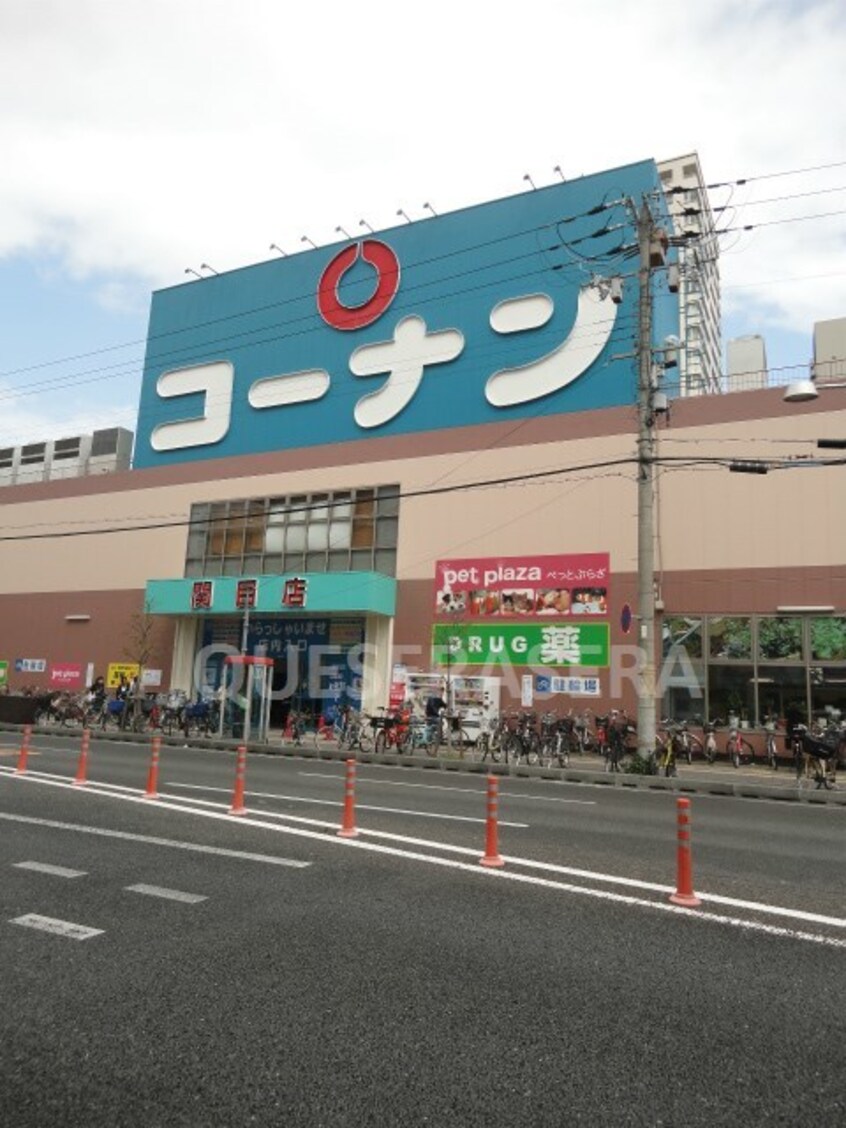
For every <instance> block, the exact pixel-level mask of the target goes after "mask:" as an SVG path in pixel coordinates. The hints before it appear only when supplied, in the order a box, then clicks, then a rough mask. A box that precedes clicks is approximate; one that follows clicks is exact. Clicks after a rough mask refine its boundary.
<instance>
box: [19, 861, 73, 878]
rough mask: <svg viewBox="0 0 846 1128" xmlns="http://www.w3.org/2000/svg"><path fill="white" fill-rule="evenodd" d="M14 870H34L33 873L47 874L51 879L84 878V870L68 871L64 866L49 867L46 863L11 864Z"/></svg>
mask: <svg viewBox="0 0 846 1128" xmlns="http://www.w3.org/2000/svg"><path fill="white" fill-rule="evenodd" d="M12 864H13V865H14V867H15V869H25V870H34V871H35V873H49V874H52V875H53V877H85V870H75V869H68V868H67V867H66V866H51V865H49V864H48V863H47V862H13V863H12Z"/></svg>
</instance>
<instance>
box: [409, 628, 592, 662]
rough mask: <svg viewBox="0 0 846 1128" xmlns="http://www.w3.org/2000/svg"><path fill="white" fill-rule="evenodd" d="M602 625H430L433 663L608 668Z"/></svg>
mask: <svg viewBox="0 0 846 1128" xmlns="http://www.w3.org/2000/svg"><path fill="white" fill-rule="evenodd" d="M608 636H609V631H608V624H607V623H563V624H562V623H555V624H552V623H550V624H549V625H546V624H544V623H523V624H519V625H517V624H506V623H503V624H502V625H499V624H497V625H494V624H491V623H458V622H452V623H436V624H435V626H434V627H433V629H432V652H433V658H434V662H435V663H436V664H437V665H440V666H446V665H451V664H455V665H459V664H461V665H472V666H488V665H491V666H507V665H512V666H545V667H548V666H588V667H591V668H596V667H604V666H607V665H608V651H609V638H608Z"/></svg>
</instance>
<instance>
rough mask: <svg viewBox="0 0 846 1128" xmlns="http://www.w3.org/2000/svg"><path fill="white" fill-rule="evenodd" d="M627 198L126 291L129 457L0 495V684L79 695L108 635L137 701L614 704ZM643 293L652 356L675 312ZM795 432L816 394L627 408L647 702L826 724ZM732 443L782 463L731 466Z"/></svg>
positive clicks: (620, 589)
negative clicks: (643, 494)
mask: <svg viewBox="0 0 846 1128" xmlns="http://www.w3.org/2000/svg"><path fill="white" fill-rule="evenodd" d="M658 191H659V182H658V177H657V170H656V168H655V166H654V164H653V163H652V162H643V163H641V164H638V165H633V166H628V167H627V168H624V169H617V170H613V171H612V172H608V173H602V174H598V175H597V176H594V177H585V178H583V180H580V181H578V182H574V183H573V184H561V185H556V186H553V187H551V188H549V189H543V190H541V191H538V192H532V193H525V194H522V195H520V196H519V197H513V198H511V199H508V200H501V201H495V202H494V203H492V204H486V205H482V206H481V207H479V208H475V209H466V210H465V211H463V212H458V213H454V214H453V215H448V216H443V217H437V218H433V219H431V220H426V221H425V222H423V223H418V224H413V225H409V224H405V225H403V226H402V227H400V228H396V229H393V230H391V231H388V232H381V233H378V235H374V236H373V237H372V238H367V239H362V240H360V241H357V242H353V243H344V244H338V245H335V246H333V247H326V248H321V249H320V250H319V251H309V252H307V253H303V254H301V255H297V256H291V258H290V259H281V260H278V261H274V262H268V263H261V264H258V265H256V266H253V267H249V268H245V269H244V270H239V271H233V272H231V273H229V274H227V275H220V276H214V277H210V278H205V279H203V280H202V281H196V282H193V283H186V284H183V285H181V286H178V287H175V288H173V289H171V290H166V291H162V292H160V293H158V294H156V295H154V297H153V304H152V313H151V320H150V331H149V338H148V345H147V359H146V364H145V372H144V380H143V388H142V394H141V402H140V408H139V415H138V425H137V442H136V451H135V457H134V467H133V469H132V470H131V471H128V472H121V473H115V474H110V475H103V476H102V477H97V478H80V479H74V480H63V481H53V482H43V483H37V484H29V485H23V486H13V487H7V488H5V489H4V490H3V491H2V495H0V504H2V506H3V510H2V512H3V518H4V521H3V524H4V538H5V539H0V670H2V669H3V663H4V662H5V663H6V664H7V665H6V667H5V669H6V673H7V679H8V682H9V684H11V685H12V686H13V687H14V688H18V687H20V686H21V685H23V684H34V685H37V686H40V687H53V686H56V685H58V684H59V683H60V682H61V681H62V679H64V682H65V683H66V686H67V688H70V689H72V688H75V687H81V686H82V685H83V684H84V683H85V681H86V680H87V678H88V677H89V676H91V675H92V674H93V673H94V672H96V673H101V672H103V671H104V670H105V669H107V668H109V667H113V666H116V665H117V664H118V663H120V662H122V661H124V662H125V661H127V660H131V657H132V653H133V651H134V652H137V650H138V647H137V646H136V645H135V639H134V638H133V620H136V622H135V624H134V625H135V626H136V627H137V619H138V617H139V616H140V617H141V619H142V620H144V621H145V622H147V623H148V625H151V627H152V628H153V633H154V635H155V647H154V648H153V650H152V651H151V652H150V653H149V654H148V656H147V658H146V659H145V665H147V666H149V667H151V668H152V669H153V670H155V671H157V672H158V674H159V675H160V676H159V678H158V684H157V686H156V682H155V679H153V680H152V682H151V683H150V684H151V685H153V686H155V687H156V688H159V687H160V688H161V689H162V690H166V689H169V688H179V689H182V690H184V691H186V692H188V693H190V694H192V695H193V694H196V693H203V692H206V691H211V692H213V691H214V690H215V688H216V687H217V686H218V685H219V682H220V677H221V669H222V666H223V663H225V661H226V658H227V656H230V657H231V656H232V655H234V654H253V655H259V656H262V657H265V658H270V659H272V665H273V673H272V678H273V689H274V694H275V700H274V704H273V710H272V718H271V719H272V725H273V727H278V726H279V725H280V724H281V723H282V721H283V720H284V717H285V715H286V712H287V711H288V710H289V709H290V708H296V709H297V710H298V711H304V712H311V713H315V714H316V713H317V712H318V710H320V711H324V709H325V708H326V706H327V705H328V706H331V705H332V704H333V703H337V702H338V701H341V700H346V701H349V702H350V703H351V704H354V705H357V706H358V705H360V706H361V708H363V709H364V710H365V711H368V712H370V711H373V710H375V709H377V708H379V707H381V706H386V705H388V703H389V702H390V701H392V700H393V701H396V700H398V699H400V698H401V697H403V696H405V695H406V694H410V695H412V696H413V695H414V694H415V693H417V694H422V693H423V692H428V691H429V690H430V689H432V688H433V687H437V688H439V690H440V691H441V692H442V693H443V692H445V691H446V692H447V693H448V694H452V695H453V697H454V699H455V700H459V699H460V701H462V702H464V703H465V705H466V708H468V709H481V708H483V707H489V708H491V709H495V708H501V707H509V706H520V705H521V704H525V705H528V704H529V703H531V707H532V708H534V709H537V710H543V709H547V708H548V709H554V710H557V711H564V712H566V711H568V710H570V709H572V710H575V711H582V710H583V709H591V710H592V711H594V712H601V711H603V710H605V709H607V708H608V707H611V706H613V707H625V708H626V709H628V710H629V712H631V713H634V712H635V710H636V692H637V674H638V607H637V600H636V592H637V575H636V573H637V535H638V531H637V501H636V493H637V489H636V474H637V466H636V456H637V446H636V432H637V412H636V407H635V400H636V397H637V390H636V385H637V373H636V364H635V360H634V358H633V343H634V337H635V332H636V325H637V300H636V299H637V294H636V287H635V286H633V285H625V286H624V287H623V292H622V300H621V301H619V302H617V301H616V300H615V298H614V297H613V296H612V292H611V290H610V288H609V287H608V285H607V282H608V279H609V278H610V277H611V276H613V275H614V274H617V273H623V272H624V271H625V270H627V269H628V266H627V265H626V263H627V262H628V263H629V264H630V260H628V259H626V258H625V257H624V255H623V252H622V251H621V249H620V248H624V247H631V245H632V240H633V239H634V232H633V228H632V224H631V215H630V212H629V210H628V208H627V207H626V206H624V205H623V204H621V203H620V201H621V200H623V199H624V198H625V197H631V198H632V199H640V198H642V196H643V195H644V194H650V193H653V192H654V193H657V192H658ZM656 198H657V197H656ZM597 209H599V212H597ZM598 216H599V218H598ZM577 246H578V247H580V248H582V250H583V251H584V249H585V247H586V246H589V247H591V248H592V249H593V251H594V252H595V253H594V254H593V255H592V256H591V263H590V265H589V268H588V267H585V265H584V261H583V257H582V258H580V257H579V256H578V255H576V254H575V248H576V247H577ZM654 282H655V311H656V317H655V324H654V334H655V336H654V341H653V345H655V347H656V348H657V347H658V346H659V345H660V344H661V342H663V341H664V340H665V339H666V336H667V335H668V334H671V333H672V332H673V330H674V328H677V320H676V319H677V309H675V304H674V303H675V299H674V296H673V295H672V294H671V293H670V292H669V290H668V287H667V285H666V279H665V277H664V275H663V274H662V272H661V271H660V270H656V271H655V277H654ZM617 296H618V297H619V296H620V295H619V294H618V295H617ZM825 437H833V438H842V437H846V396H844V394H843V391H837V390H834V389H832V390H831V391H829V392H828V393H827V394H826V395H825V396H821V397H820V399H819V401H818V402H814V403H809V404H803V405H799V406H798V407H797V406H796V405H789V404H786V403H784V402H783V400H782V396H781V390H780V389H778V388H769V389H764V390H761V391H758V392H749V393H736V394H733V395H730V396H711V397H702V398H691V399H685V400H682V401H679V402H678V403H675V404H673V406H672V410H671V412H670V413H668V414H666V415H665V416H663V417H662V418H661V420H660V421H659V423H658V426H657V451H656V454H657V458H658V459H659V460H661V459H664V463H663V464H662V466H661V472H660V473H659V474H658V475H657V476H656V507H655V511H656V521H655V526H656V576H655V586H656V596H657V598H658V605H659V611H658V621H659V631H660V632H661V634H662V637H663V646H664V657H665V658H666V659H667V661H666V662H665V664H664V671H663V672H664V675H665V677H664V681H663V683H662V684H661V686H660V697H661V701H662V706H661V708H662V709H663V710H664V711H665V712H669V711H672V712H673V713H674V714H676V715H679V716H694V715H699V716H705V715H709V714H710V715H712V716H713V715H727V714H728V712H729V710H730V709H731V708H736V709H737V710H738V711H739V712H738V717H739V719H740V720H743V721H745V722H746V723H747V724H749V725H750V727H754V726H756V725H758V724H760V723H761V721H762V720H763V718H764V716H765V715H768V714H769V713H770V712H772V711H773V710H775V711H777V712H778V713H780V714H782V715H784V714H785V713H786V712H787V711H788V710H789V709H793V710H794V711H796V710H797V709H801V710H804V712H805V714H806V715H807V714H811V713H813V712H818V711H819V710H821V709H825V707H826V706H829V707H830V708H846V698H844V694H843V692H841V688H840V687H841V686H843V687H844V688H846V684H844V683H846V673H843V670H844V667H843V665H842V663H846V653H844V648H843V633H844V616H846V529H844V523H843V521H842V519H841V518H840V510H841V508H842V497H843V477H842V476H843V473H844V468H843V467H840V466H836V465H830V466H829V465H825V464H824V463H823V462H819V461H818V460H815V459H812V458H811V455H812V454H813V453H814V452H815V443H816V440H817V439H819V438H825ZM797 444H798V445H797ZM802 444H804V445H802ZM691 450H695V452H696V455H697V459H684V458H680V457H679V455H681V454H683V453H685V452H688V451H691ZM739 451H743V452H744V453H748V452H750V451H751V452H754V453H755V456H756V457H761V458H767V457H773V458H781V457H782V456H784V457H785V458H786V457H788V456H790V457H793V456H794V455H795V456H801V457H803V458H805V459H806V461H805V464H804V467H799V466H798V463H797V469H796V471H793V470H791V469H790V468H784V469H782V470H779V472H778V473H771V474H769V475H764V476H755V477H752V476H748V475H736V474H733V473H731V472H730V471H729V469H728V466H727V458H726V454H727V452H731V453H737V452H739ZM709 459H710V460H711V461H710V462H709V461H708V460H709ZM697 460H698V461H697ZM142 625H143V624H142ZM841 673H843V677H842V678H841ZM71 675H73V676H71Z"/></svg>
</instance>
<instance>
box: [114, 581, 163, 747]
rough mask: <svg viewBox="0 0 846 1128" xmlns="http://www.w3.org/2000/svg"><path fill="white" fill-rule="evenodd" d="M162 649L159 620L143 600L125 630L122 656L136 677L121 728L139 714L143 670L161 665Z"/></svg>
mask: <svg viewBox="0 0 846 1128" xmlns="http://www.w3.org/2000/svg"><path fill="white" fill-rule="evenodd" d="M162 647H163V639H162V637H161V620H160V619H158V618H156V616H154V615H152V614H151V613H150V601H149V600H148V599H145V600H144V608H143V610H142V611H134V612H133V613H132V615H131V616H130V618H129V623H128V625H127V629H126V645H125V646H124V648H123V656H124V658H126V659H127V660H128V661H130V662H132V663H133V665H136V666H137V667H138V675H137V677H136V679H135V690H134V693H133V695H132V700H131V701H130V702H128V703H127V706H126V708H125V709H124V711H123V716H122V717H121V727H122V728H126V726H127V724H128V723H129V721H130V714H131V719H132V720H134V719H135V717H136V716H138V715H139V714H140V708H141V706H140V702H141V699H142V698H143V696H144V693H143V686H142V679H143V676H144V670H145V669H147V668H148V667H150V666H152V665H153V663H154V662H159V663H161V654H162Z"/></svg>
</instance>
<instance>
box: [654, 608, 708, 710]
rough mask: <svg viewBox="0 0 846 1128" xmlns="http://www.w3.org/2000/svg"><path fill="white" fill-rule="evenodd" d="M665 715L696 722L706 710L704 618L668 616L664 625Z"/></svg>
mask: <svg viewBox="0 0 846 1128" xmlns="http://www.w3.org/2000/svg"><path fill="white" fill-rule="evenodd" d="M661 643H662V654H663V659H664V663H663V666H662V673H661V676H662V686H663V701H662V705H661V712H662V715H663V716H665V717H673V718H675V720H678V721H683V720H684V721H696V720H698V719H701V718H702V717H703V715H704V711H705V664H704V662H703V660H702V619H701V617H699V616H695V617H691V616H686V615H679V616H676V617H668V618H666V619H665V620H664V622H663V624H662V628H661Z"/></svg>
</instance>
